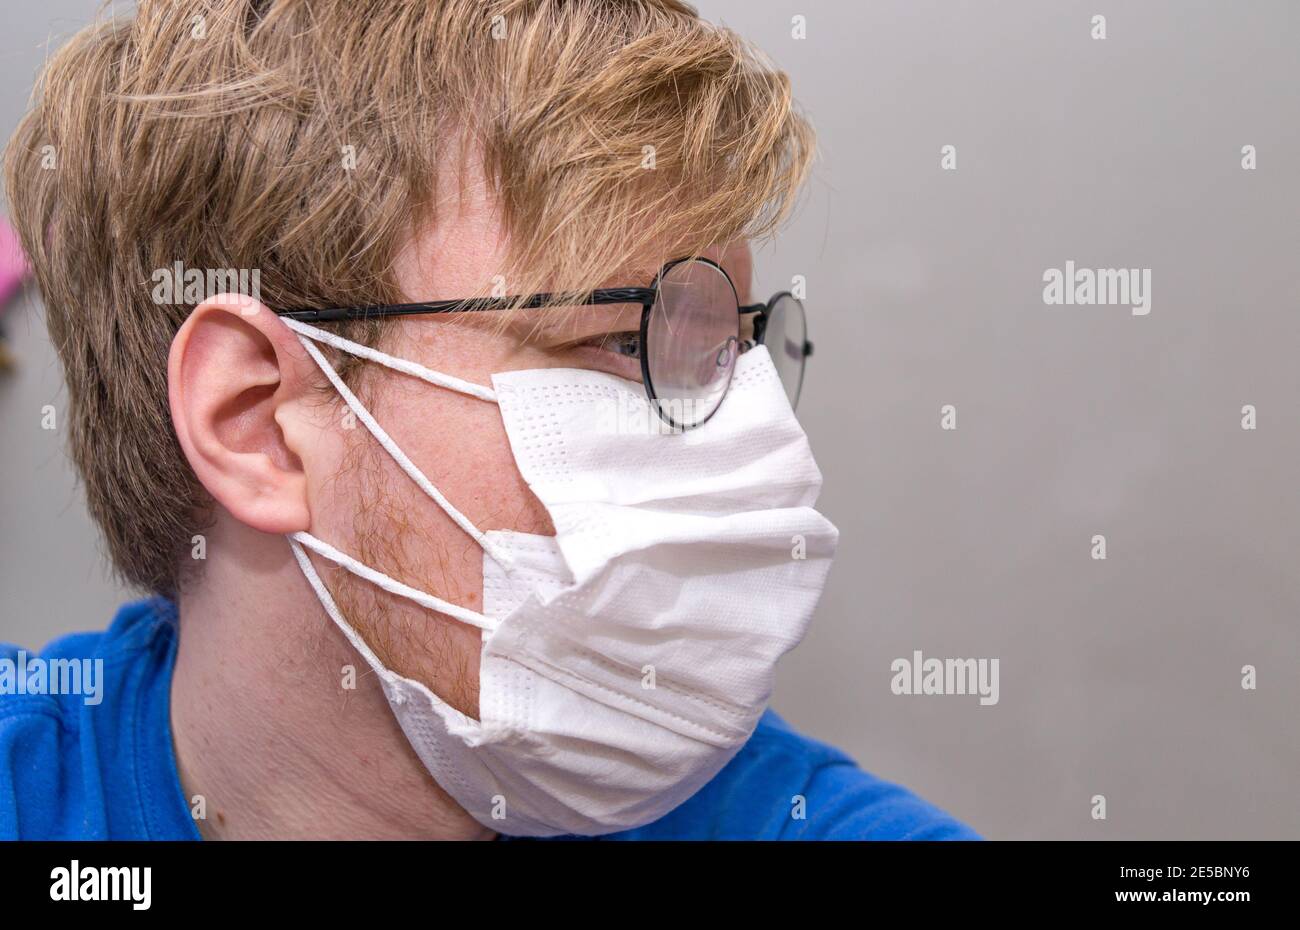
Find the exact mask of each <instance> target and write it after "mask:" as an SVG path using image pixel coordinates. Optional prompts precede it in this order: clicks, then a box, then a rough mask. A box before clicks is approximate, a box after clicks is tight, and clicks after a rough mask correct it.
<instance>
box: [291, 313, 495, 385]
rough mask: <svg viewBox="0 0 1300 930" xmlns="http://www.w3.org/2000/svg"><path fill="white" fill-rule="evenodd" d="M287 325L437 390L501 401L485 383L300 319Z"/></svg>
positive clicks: (305, 334) (300, 333) (304, 334)
mask: <svg viewBox="0 0 1300 930" xmlns="http://www.w3.org/2000/svg"><path fill="white" fill-rule="evenodd" d="M284 325H285V326H287V327H289V328H290V329H291V330H293V331H294V332H295V333H297V334H298V335H299V336H306V337H307V338H308V339H314V340H315V341H317V342H323V343H325V344H326V345H328V346H333V347H334V348H336V349H338V350H339V351H341V352H347V353H349V354H351V355H355V356H357V357H358V358H364V359H366V360H367V361H370V362H376V363H378V364H380V365H383V366H385V367H387V368H391V369H393V371H400V372H402V373H403V374H407V375H410V376H411V377H413V378H419V379H420V380H421V381H427V382H428V383H429V384H432V385H435V386H437V387H444V388H448V389H449V390H452V391H459V392H460V393H461V394H468V395H470V396H471V397H477V398H478V399H479V400H486V401H489V402H491V403H494V404H495V403H496V402H497V395H496V392H495V391H493V390H492V389H491V388H487V387H484V386H483V385H481V384H475V383H474V382H473V381H466V380H464V379H463V378H457V377H456V376H455V375H444V374H443V373H442V372H440V371H434V370H433V369H432V368H425V367H424V366H423V365H421V364H419V363H417V362H412V361H408V360H407V359H404V358H397V357H396V356H393V355H386V354H385V353H383V352H379V351H377V350H375V349H372V348H370V347H369V346H363V345H362V344H361V343H359V342H353V341H352V340H351V339H344V338H343V337H342V336H336V335H335V334H334V333H330V332H326V331H325V330H323V329H317V328H316V327H315V326H308V325H307V324H306V323H302V322H299V321H298V320H288V319H286V320H285V321H284Z"/></svg>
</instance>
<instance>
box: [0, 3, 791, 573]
mask: <svg viewBox="0 0 1300 930" xmlns="http://www.w3.org/2000/svg"><path fill="white" fill-rule="evenodd" d="M349 147H351V148H349ZM468 147H472V148H473V150H474V151H475V153H476V154H477V155H478V156H479V158H480V159H481V163H482V166H483V168H484V169H485V174H486V177H487V179H488V181H489V184H490V185H491V190H492V193H493V194H494V196H495V199H496V201H497V203H498V205H499V211H500V217H501V220H502V223H503V227H504V231H505V233H506V236H507V239H508V261H507V267H506V268H504V269H502V271H503V273H504V276H505V279H506V280H508V281H509V282H510V283H511V285H512V286H511V290H512V291H517V292H529V291H536V290H544V289H547V287H548V286H549V287H550V288H551V289H554V286H555V285H556V283H557V282H558V283H559V285H560V286H561V287H562V288H563V289H565V290H566V291H569V292H575V293H581V292H584V291H586V290H589V289H591V288H593V287H596V286H599V284H600V282H601V281H602V279H603V278H605V277H606V276H607V275H608V273H609V270H610V269H611V268H616V267H618V266H619V265H620V264H622V263H623V262H625V261H626V260H627V259H628V258H629V257H630V256H631V255H633V254H636V253H637V252H638V251H639V250H642V249H645V248H650V247H653V248H658V249H664V248H670V249H674V250H676V251H679V252H681V253H682V254H697V253H698V252H700V251H703V250H704V249H706V248H708V247H710V246H713V245H715V244H717V243H723V242H728V241H731V240H733V239H736V238H739V237H745V236H748V237H754V236H760V235H763V234H765V233H768V232H770V231H771V230H772V229H773V228H774V226H775V225H776V223H777V222H779V220H780V219H781V218H782V217H783V215H784V214H785V213H786V211H787V210H788V209H789V207H790V205H791V202H792V200H793V198H794V197H795V195H796V192H797V190H798V188H799V185H800V184H801V182H802V180H803V178H804V175H805V173H806V171H807V168H808V163H809V160H810V157H811V147H812V134H811V130H810V128H809V127H808V125H807V123H806V121H805V120H804V119H803V118H802V117H801V116H799V115H798V113H797V112H796V110H795V108H794V106H793V104H792V101H791V97H790V90H789V82H788V80H787V78H786V76H785V75H784V74H782V73H781V72H779V71H778V70H776V69H775V68H774V67H772V66H771V65H769V64H767V63H766V62H765V61H764V60H763V59H761V58H760V57H759V56H758V55H757V54H756V53H755V52H754V51H753V50H752V49H750V48H749V47H748V46H747V45H746V44H745V43H744V42H743V41H742V40H741V39H740V38H738V37H737V36H736V35H735V34H734V33H732V32H730V31H728V30H726V29H723V28H719V27H716V26H713V25H710V24H708V23H706V22H704V21H702V20H700V19H699V18H698V16H697V14H696V12H695V11H694V10H693V9H692V8H691V7H690V6H688V5H686V4H685V3H681V2H677V0H419V2H404V0H311V2H307V0H262V2H258V0H206V2H193V3H176V2H168V0H140V2H139V3H138V5H137V9H136V11H135V13H134V15H133V17H132V18H130V19H125V20H105V21H101V22H99V23H97V24H95V25H92V26H90V27H87V28H86V29H84V30H82V31H81V32H79V33H78V34H77V35H76V36H74V37H73V38H72V39H71V41H70V42H68V44H67V45H65V46H64V47H63V48H62V49H61V50H60V51H59V52H58V53H57V54H56V55H54V56H53V58H52V59H51V60H50V62H49V63H48V65H47V66H46V68H45V70H44V72H43V73H42V75H41V78H40V80H39V81H38V85H37V92H36V97H35V103H34V105H33V108H32V110H31V111H30V112H29V113H28V114H27V116H26V117H25V118H24V119H23V121H22V122H21V124H20V125H19V127H18V129H17V131H16V132H15V133H14V136H13V138H12V140H11V142H10V146H9V149H8V152H7V154H6V161H5V182H6V187H7V190H8V196H9V204H10V210H11V213H12V216H13V219H14V222H15V225H16V226H17V228H18V230H19V232H20V234H21V237H22V241H23V245H24V247H25V249H26V250H27V252H28V255H29V256H30V258H31V261H32V264H33V265H34V267H35V269H36V277H37V280H38V283H39V286H40V290H41V293H42V295H43V297H44V300H45V305H46V309H47V317H48V325H49V330H50V335H51V338H52V340H53V342H54V345H55V347H56V348H57V350H58V353H59V356H60V358H61V360H62V363H63V368H64V374H65V377H66V381H67V385H68V391H69V401H70V410H69V420H70V422H71V438H70V442H71V451H72V456H73V458H74V461H75V462H76V464H77V466H78V469H79V470H80V473H81V475H82V477H83V480H84V482H85V487H86V493H87V498H88V503H89V507H90V511H91V514H92V515H93V517H94V518H95V519H96V521H97V522H98V523H99V525H100V526H101V527H102V529H103V532H104V534H105V536H106V539H107V544H108V551H109V554H110V555H111V557H112V560H113V563H114V565H115V566H116V568H117V570H118V572H119V573H120V575H121V576H122V577H123V578H124V579H125V580H126V581H128V582H130V583H132V584H135V585H139V586H142V587H144V588H147V589H150V590H153V591H155V592H159V593H163V594H169V595H174V594H175V593H176V592H177V591H178V590H179V587H180V585H181V583H182V580H183V576H182V574H181V571H180V566H181V563H182V562H183V561H188V560H184V559H183V558H182V554H183V553H184V551H185V550H186V548H187V547H188V546H189V545H190V539H191V537H192V535H193V534H194V533H196V532H198V531H200V530H201V528H202V526H203V521H204V520H205V519H206V518H207V517H206V514H207V513H208V511H209V508H210V504H211V501H210V499H209V498H208V497H207V495H206V494H205V492H204V491H203V489H202V487H201V486H200V485H199V483H198V482H197V480H196V479H195V477H194V475H193V473H192V471H191V470H190V468H189V466H188V464H187V462H186V461H185V459H184V456H183V454H182V452H181V449H180V447H179V445H178V443H177V441H176V438H175V435H174V433H173V430H172V427H171V422H170V418H169V414H168V403H167V364H166V363H167V353H168V349H169V346H170V343H171V341H172V338H173V336H174V335H175V333H176V331H177V329H178V328H179V326H180V325H181V323H182V322H183V321H184V319H185V317H186V316H187V314H188V313H189V311H190V310H191V309H192V306H191V305H189V304H187V303H185V302H183V301H177V302H161V303H160V302H157V301H156V295H155V294H154V293H153V285H152V283H151V277H152V275H153V274H154V272H155V271H156V270H157V269H160V268H169V267H171V266H172V265H173V264H174V263H176V262H178V261H180V262H183V263H184V264H185V265H186V266H188V267H191V268H200V269H202V268H208V269H213V268H216V269H226V268H231V269H250V268H251V269H257V270H258V271H259V273H260V292H261V299H262V300H263V301H264V302H265V303H267V304H268V305H269V306H271V307H288V306H352V305H363V304H374V303H383V302H397V301H401V300H411V299H419V298H420V297H422V296H425V295H404V294H401V293H399V289H398V286H397V283H396V281H395V278H394V274H393V265H394V259H395V257H396V256H397V254H398V253H399V251H400V249H401V248H402V246H403V245H404V244H405V243H406V242H408V241H409V240H410V237H411V236H412V235H413V232H414V230H415V229H416V228H417V227H418V226H419V225H420V224H423V223H430V222H432V223H436V222H437V219H438V217H437V210H436V209H435V204H434V197H433V190H434V186H435V183H436V178H437V177H438V172H440V171H445V170H451V169H454V168H455V167H456V166H457V165H460V166H463V165H464V157H463V156H464V154H465V152H466V151H467V149H468ZM349 157H350V158H351V161H349ZM650 168H652V169H653V170H648V169H650ZM342 331H343V332H344V333H345V334H347V335H349V336H350V337H351V338H354V339H360V340H363V341H369V342H373V341H374V340H375V339H376V338H378V336H379V331H378V329H377V328H376V327H372V326H370V325H368V324H367V325H363V324H351V325H350V326H349V327H347V328H345V329H344V330H342Z"/></svg>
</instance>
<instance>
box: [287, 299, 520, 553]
mask: <svg viewBox="0 0 1300 930" xmlns="http://www.w3.org/2000/svg"><path fill="white" fill-rule="evenodd" d="M284 323H285V325H286V326H288V327H289V328H290V329H292V330H294V331H295V332H296V333H297V334H298V341H299V342H301V343H302V345H303V348H304V349H306V350H307V354H308V355H310V356H311V357H312V359H313V360H314V361H315V362H316V364H317V366H318V367H319V368H320V369H321V371H323V372H324V373H325V377H327V378H328V379H329V381H330V384H332V385H333V386H334V389H335V390H336V391H338V392H339V395H340V396H341V397H342V398H343V400H344V402H346V403H347V405H348V407H349V408H350V409H351V410H352V412H353V413H354V414H355V415H356V417H357V419H358V420H360V421H361V422H362V423H363V424H364V425H365V427H366V429H368V430H369V431H370V434H371V435H372V436H374V437H375V439H376V440H378V442H379V444H380V445H381V446H383V447H384V451H386V452H387V453H388V454H389V455H391V456H392V457H393V461H395V462H397V464H398V466H399V467H400V468H401V469H402V471H404V472H406V476H407V477H408V478H410V479H411V480H412V481H414V482H415V483H416V484H417V485H418V486H419V488H420V490H421V491H423V492H424V493H425V494H427V495H428V496H429V497H430V498H432V499H433V501H434V502H435V503H436V504H437V505H438V506H439V507H441V508H442V510H443V512H444V513H445V514H447V516H449V517H451V519H452V520H454V521H455V522H456V525H457V526H459V527H460V528H461V529H462V530H464V531H465V532H466V533H468V534H469V536H470V537H471V538H473V540H474V541H475V542H476V543H478V544H479V546H481V547H482V549H483V551H484V552H486V553H487V554H488V555H489V556H490V557H491V558H492V561H494V562H496V563H497V564H498V565H500V566H501V567H502V568H503V569H505V571H506V572H507V573H509V572H510V571H511V569H512V568H513V564H514V563H513V561H512V560H511V559H510V557H509V556H508V555H506V554H505V553H504V552H502V551H500V550H499V549H498V548H497V547H496V546H495V545H493V544H492V543H491V542H490V541H489V540H488V538H487V537H486V536H485V535H484V534H483V533H482V532H480V531H479V529H478V527H476V526H475V525H474V524H473V523H471V522H470V521H469V518H468V517H466V516H465V515H464V514H463V513H461V512H460V511H459V510H457V509H456V508H455V507H454V506H453V505H452V503H451V501H449V500H447V498H446V497H444V496H443V493H442V492H441V491H439V490H438V489H437V488H436V487H434V486H433V482H431V481H430V480H429V479H428V478H427V477H425V474H424V472H422V471H420V469H419V468H417V467H416V465H415V463H414V462H412V461H411V460H410V459H409V458H408V457H407V455H406V453H405V452H403V451H402V450H401V449H400V448H399V447H398V445H397V443H395V442H393V438H392V437H391V436H389V435H388V433H387V432H385V431H384V428H383V427H382V426H380V425H379V423H378V422H377V421H376V420H375V418H374V417H372V416H371V415H370V411H368V410H367V409H366V408H365V405H363V404H362V403H361V401H360V400H358V399H357V396H356V395H355V394H353V393H352V390H351V389H350V388H349V387H348V386H347V385H346V384H344V383H343V379H342V378H340V377H339V376H338V372H336V371H335V370H334V366H333V365H331V364H330V363H329V360H328V359H326V358H325V356H324V355H322V354H321V351H320V349H318V348H316V346H315V345H314V344H313V343H312V341H311V340H313V339H317V338H319V339H320V340H321V341H322V342H326V343H328V344H329V345H332V346H334V347H335V348H337V349H340V350H342V351H344V352H350V353H352V354H354V355H357V356H360V357H361V358H365V359H368V360H369V361H373V362H378V363H379V364H380V365H384V366H386V367H388V368H392V369H394V370H395V371H400V372H403V373H405V374H409V375H412V376H414V377H416V378H419V379H420V380H421V381H426V382H428V383H429V384H433V385H435V386H437V387H445V388H449V389H450V390H453V391H459V392H461V393H463V394H469V395H471V396H473V397H478V398H480V399H481V400H487V401H491V402H492V403H496V400H497V398H496V394H495V393H494V392H493V391H492V390H490V389H489V388H485V387H483V386H482V385H478V384H474V383H472V382H469V381H463V380H461V379H460V378H456V377H453V376H451V375H444V374H440V373H439V372H436V371H432V370H430V369H428V368H425V367H424V366H423V365H419V364H416V363H415V362H411V361H407V360H405V359H397V358H394V357H392V356H390V355H385V354H384V353H382V352H376V351H375V350H373V349H370V348H368V347H366V346H363V345H361V344H360V343H356V342H352V341H350V340H347V339H342V338H340V337H338V336H335V335H334V334H333V333H326V332H324V331H323V330H319V329H316V328H315V327H313V326H307V325H306V324H304V323H300V322H298V321H297V320H285V321H284ZM336 551H337V550H336ZM339 554H340V555H342V553H339ZM344 557H345V558H346V556H344ZM340 564H341V563H340ZM358 564H359V563H358ZM345 567H346V566H345Z"/></svg>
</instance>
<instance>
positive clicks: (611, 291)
mask: <svg viewBox="0 0 1300 930" xmlns="http://www.w3.org/2000/svg"><path fill="white" fill-rule="evenodd" d="M685 262H701V263H703V264H706V265H710V266H712V267H713V268H715V269H717V270H718V271H719V272H721V274H722V276H723V277H724V278H726V280H727V283H728V284H729V285H731V293H732V296H733V297H735V299H736V312H737V313H738V314H739V315H740V316H745V315H747V314H750V313H757V314H758V316H757V317H756V318H755V319H754V338H753V340H752V344H753V345H763V339H764V337H765V336H766V334H767V321H768V320H769V319H770V318H771V315H772V310H773V308H774V307H775V306H776V304H777V302H778V301H779V300H781V299H782V298H784V297H789V298H790V299H791V300H793V301H795V302H796V303H798V304H799V308H800V310H803V302H802V301H800V300H799V299H798V298H797V297H795V296H794V295H793V294H791V293H790V292H789V291H781V292H780V293H777V294H774V295H773V296H772V298H771V299H770V300H768V302H767V303H761V304H743V305H742V304H741V303H740V297H739V295H737V294H736V285H735V282H733V281H732V280H731V275H729V274H727V272H726V270H725V269H724V268H723V267H722V266H721V265H719V264H718V263H717V262H715V261H713V260H712V259H708V258H693V259H692V258H678V259H674V260H672V261H670V262H668V263H667V264H666V265H664V266H663V267H662V268H660V269H659V273H658V274H657V275H655V277H654V280H653V281H652V282H651V283H650V286H649V287H605V288H599V289H597V290H594V291H592V292H591V293H590V295H589V296H588V297H587V299H586V300H583V301H582V302H581V303H574V302H573V301H572V300H571V299H570V298H568V297H565V296H563V295H558V294H550V293H545V294H530V295H528V296H526V297H523V296H519V297H474V298H468V299H463V300H432V301H425V302H420V303H406V304H376V305H374V306H369V307H329V308H326V309H321V310H313V309H305V308H299V309H289V310H276V311H275V314H276V316H281V317H284V318H285V319H287V320H297V321H298V322H300V323H343V322H350V321H357V320H376V319H385V318H388V317H398V316H417V315H420V314H425V313H473V312H481V311H492V310H496V311H502V310H538V309H542V308H544V307H551V306H583V307H600V306H610V305H613V304H640V305H641V330H640V336H641V348H640V353H639V354H640V361H641V377H642V379H644V381H645V390H646V396H647V397H649V398H650V401H651V403H652V404H653V405H654V407H655V409H656V410H657V411H658V412H659V416H660V417H661V418H662V419H663V420H664V421H665V422H666V423H668V425H669V426H671V427H673V428H674V429H677V430H686V429H694V428H695V427H697V426H701V425H703V424H704V423H706V422H708V420H709V419H710V418H711V417H712V416H713V414H714V413H716V412H717V407H715V408H714V409H713V410H711V411H710V412H709V415H708V416H707V417H705V418H704V419H702V420H700V421H699V422H698V423H692V424H690V425H689V426H687V425H685V424H681V423H677V422H676V421H674V420H673V419H672V417H671V416H669V415H668V413H667V412H666V411H665V410H664V406H663V404H662V403H660V402H659V398H658V397H657V396H656V394H655V390H654V381H653V379H652V378H651V376H650V353H649V352H648V351H646V349H647V347H648V346H649V339H648V336H649V327H650V312H651V310H653V309H654V305H655V303H657V302H658V300H659V283H660V282H661V281H662V280H663V278H664V275H666V274H668V272H669V271H671V270H672V269H673V268H675V267H677V266H678V265H680V264H683V263H685ZM807 320H808V317H807V313H806V312H805V313H804V327H805V334H806V328H807V325H808V324H807ZM812 354H813V344H812V343H811V342H810V341H809V340H808V339H806V338H805V339H804V343H803V359H802V361H803V365H801V366H800V369H799V388H797V389H796V392H795V401H796V402H797V401H798V398H799V390H801V389H802V386H803V371H804V367H806V365H807V359H808V357H809V356H810V355H812ZM728 387H730V385H728ZM719 406H721V404H719Z"/></svg>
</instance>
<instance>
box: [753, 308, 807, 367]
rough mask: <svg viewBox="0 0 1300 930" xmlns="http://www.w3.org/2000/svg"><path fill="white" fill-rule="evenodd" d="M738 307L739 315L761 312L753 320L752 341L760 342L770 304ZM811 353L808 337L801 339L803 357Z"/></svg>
mask: <svg viewBox="0 0 1300 930" xmlns="http://www.w3.org/2000/svg"><path fill="white" fill-rule="evenodd" d="M739 309H740V315H741V316H744V315H745V314H746V313H758V314H761V315H760V316H759V318H758V319H757V320H755V321H754V341H755V342H756V343H761V342H762V341H763V334H764V333H765V332H766V331H767V315H768V312H769V311H770V310H771V305H770V304H745V305H744V306H742V307H740V308H739ZM812 354H813V344H812V341H811V340H809V339H805V340H804V341H803V356H804V358H807V357H808V356H810V355H812Z"/></svg>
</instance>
